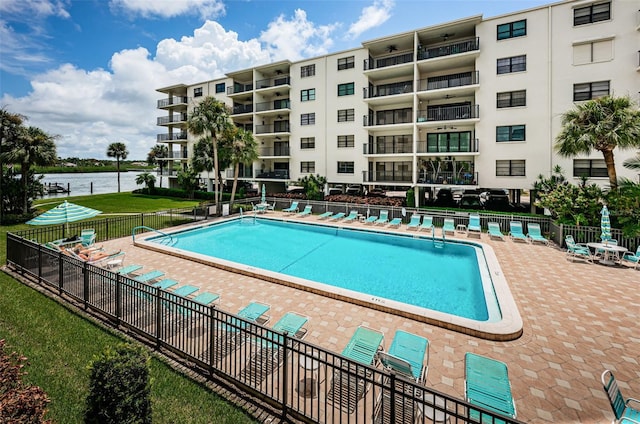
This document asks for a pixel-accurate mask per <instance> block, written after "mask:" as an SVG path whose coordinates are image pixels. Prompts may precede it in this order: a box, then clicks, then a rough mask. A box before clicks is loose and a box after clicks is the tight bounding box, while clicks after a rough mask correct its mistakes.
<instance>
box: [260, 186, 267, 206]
mask: <svg viewBox="0 0 640 424" xmlns="http://www.w3.org/2000/svg"><path fill="white" fill-rule="evenodd" d="M260 203H262V204H263V205H264V204H265V203H267V189H266V188H265V186H264V184H262V197H260Z"/></svg>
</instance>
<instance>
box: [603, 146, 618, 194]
mask: <svg viewBox="0 0 640 424" xmlns="http://www.w3.org/2000/svg"><path fill="white" fill-rule="evenodd" d="M602 154H603V155H604V163H605V164H606V165H607V174H609V185H610V186H611V190H616V189H617V188H618V176H617V175H616V164H615V162H614V161H613V150H612V149H607V150H603V151H602Z"/></svg>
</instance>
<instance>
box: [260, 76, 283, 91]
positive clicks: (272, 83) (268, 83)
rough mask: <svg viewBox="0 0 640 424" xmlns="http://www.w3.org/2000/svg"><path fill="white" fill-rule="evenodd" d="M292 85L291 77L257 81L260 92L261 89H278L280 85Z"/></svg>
mask: <svg viewBox="0 0 640 424" xmlns="http://www.w3.org/2000/svg"><path fill="white" fill-rule="evenodd" d="M290 83H291V78H290V77H289V75H282V76H278V77H275V78H267V79H263V80H259V81H256V89H257V90H259V89H261V88H269V87H278V86H280V85H288V84H290Z"/></svg>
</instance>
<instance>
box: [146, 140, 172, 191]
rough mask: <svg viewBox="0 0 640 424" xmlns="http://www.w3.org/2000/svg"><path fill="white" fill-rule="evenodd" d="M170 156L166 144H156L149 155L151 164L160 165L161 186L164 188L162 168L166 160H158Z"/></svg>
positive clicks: (148, 158)
mask: <svg viewBox="0 0 640 424" xmlns="http://www.w3.org/2000/svg"><path fill="white" fill-rule="evenodd" d="M168 157H169V148H168V147H167V145H166V144H156V145H155V146H153V147H152V148H151V150H150V151H149V154H148V155H147V163H148V164H149V165H156V164H157V165H158V168H160V188H162V170H163V169H164V166H165V161H163V160H158V159H164V158H168Z"/></svg>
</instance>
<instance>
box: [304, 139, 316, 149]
mask: <svg viewBox="0 0 640 424" xmlns="http://www.w3.org/2000/svg"><path fill="white" fill-rule="evenodd" d="M315 148H316V138H315V137H302V138H301V139H300V149H315Z"/></svg>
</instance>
